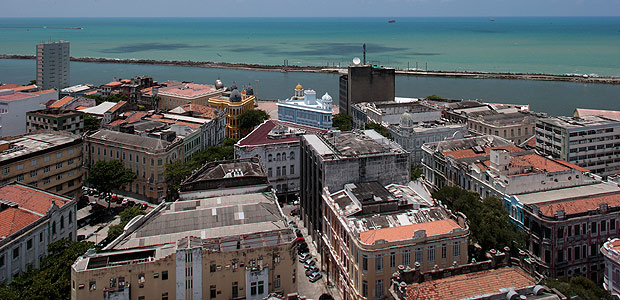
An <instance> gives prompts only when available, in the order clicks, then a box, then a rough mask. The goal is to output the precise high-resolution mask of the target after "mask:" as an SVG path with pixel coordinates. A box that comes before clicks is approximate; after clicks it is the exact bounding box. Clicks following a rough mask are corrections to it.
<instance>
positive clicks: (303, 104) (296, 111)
mask: <svg viewBox="0 0 620 300" xmlns="http://www.w3.org/2000/svg"><path fill="white" fill-rule="evenodd" d="M332 112H333V109H332V97H331V96H330V95H329V94H327V93H325V95H323V97H321V99H317V98H316V92H315V91H314V90H305V91H304V89H303V87H302V86H301V84H298V85H297V87H295V96H293V97H291V98H289V99H287V100H284V101H278V120H280V121H286V122H291V123H296V124H300V125H305V126H311V127H317V128H321V129H328V130H329V129H331V128H332Z"/></svg>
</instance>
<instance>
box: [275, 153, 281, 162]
mask: <svg viewBox="0 0 620 300" xmlns="http://www.w3.org/2000/svg"><path fill="white" fill-rule="evenodd" d="M276 157H277V159H276V160H277V161H280V158H281V155H280V153H278V154H277V155H276Z"/></svg>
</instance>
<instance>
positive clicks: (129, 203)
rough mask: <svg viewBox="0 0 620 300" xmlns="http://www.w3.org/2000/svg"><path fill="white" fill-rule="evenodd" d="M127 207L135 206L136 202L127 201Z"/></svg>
mask: <svg viewBox="0 0 620 300" xmlns="http://www.w3.org/2000/svg"><path fill="white" fill-rule="evenodd" d="M127 206H136V202H135V201H133V200H129V201H127Z"/></svg>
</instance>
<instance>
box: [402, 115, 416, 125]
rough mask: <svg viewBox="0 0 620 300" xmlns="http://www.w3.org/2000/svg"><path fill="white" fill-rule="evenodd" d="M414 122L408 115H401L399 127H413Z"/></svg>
mask: <svg viewBox="0 0 620 300" xmlns="http://www.w3.org/2000/svg"><path fill="white" fill-rule="evenodd" d="M414 124H415V122H414V121H413V117H412V116H411V114H410V113H403V114H402V115H401V116H400V127H413V125H414Z"/></svg>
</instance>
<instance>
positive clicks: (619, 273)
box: [601, 238, 620, 297]
mask: <svg viewBox="0 0 620 300" xmlns="http://www.w3.org/2000/svg"><path fill="white" fill-rule="evenodd" d="M601 253H602V254H603V256H604V257H605V275H604V276H603V287H604V288H605V289H606V290H608V291H609V292H610V293H611V295H612V296H614V297H620V239H618V238H613V239H611V240H608V241H607V242H605V243H604V244H603V247H601Z"/></svg>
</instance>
